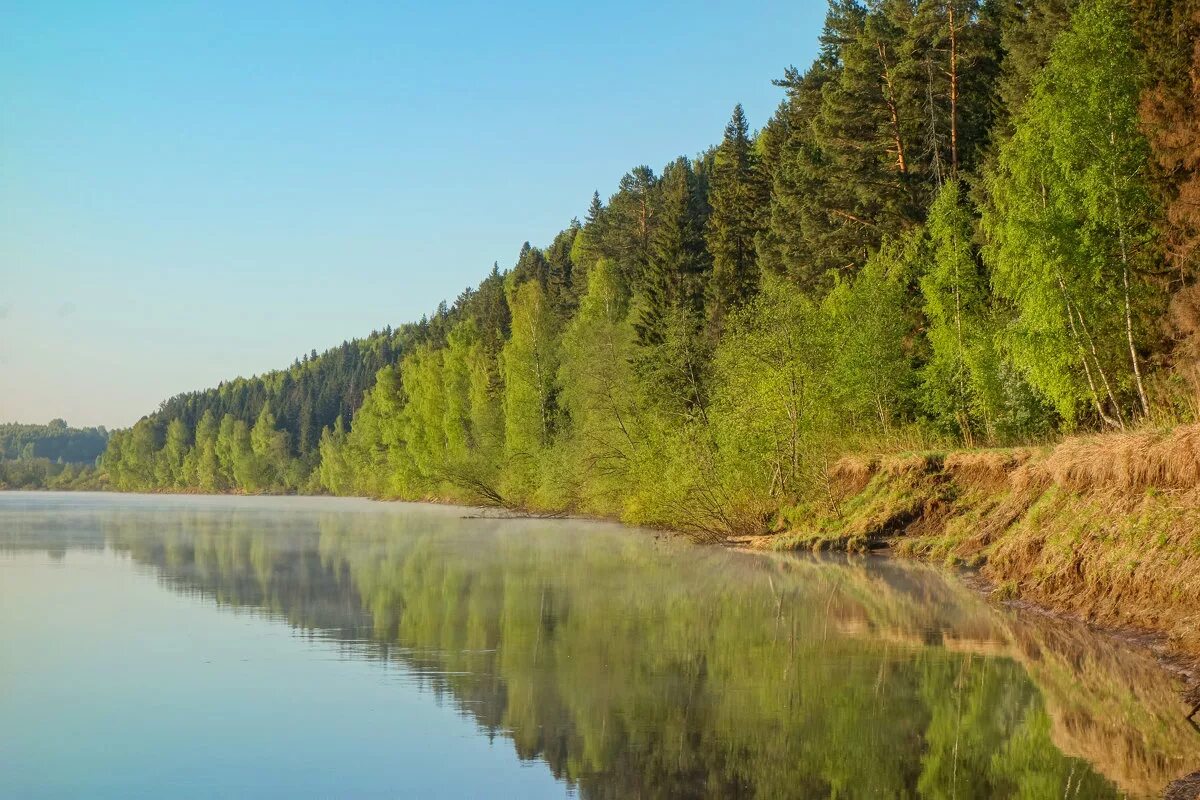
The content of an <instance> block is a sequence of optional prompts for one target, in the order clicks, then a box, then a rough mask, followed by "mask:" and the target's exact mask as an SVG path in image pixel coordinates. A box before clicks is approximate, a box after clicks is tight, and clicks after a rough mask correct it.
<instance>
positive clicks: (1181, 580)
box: [752, 425, 1200, 658]
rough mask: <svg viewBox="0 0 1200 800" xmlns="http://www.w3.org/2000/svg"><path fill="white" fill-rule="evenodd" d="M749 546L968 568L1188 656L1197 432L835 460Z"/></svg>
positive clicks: (1197, 523) (1198, 472) (1199, 467)
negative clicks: (878, 553) (807, 500)
mask: <svg viewBox="0 0 1200 800" xmlns="http://www.w3.org/2000/svg"><path fill="white" fill-rule="evenodd" d="M752 544H753V546H756V547H762V548H769V549H776V550H787V549H813V550H823V549H841V550H848V551H859V552H862V551H868V550H875V549H880V548H889V549H891V550H893V551H894V552H896V553H897V554H900V555H906V556H912V557H916V558H921V559H925V560H931V561H940V562H944V563H948V564H961V565H967V566H971V567H976V568H978V569H979V570H980V572H981V574H982V575H983V576H984V577H986V578H987V579H988V580H989V581H991V582H992V584H993V585H994V587H995V588H994V593H995V594H996V595H997V596H998V597H1000V598H1002V599H1020V600H1023V601H1028V602H1031V603H1035V604H1037V605H1039V606H1041V607H1044V608H1047V609H1050V610H1052V611H1056V612H1063V613H1068V614H1072V615H1075V616H1078V617H1081V618H1083V619H1085V620H1086V621H1088V622H1090V623H1093V624H1098V625H1103V626H1105V627H1112V628H1125V629H1136V630H1141V631H1147V632H1151V633H1155V634H1160V635H1162V636H1163V637H1165V639H1166V642H1167V643H1168V645H1169V647H1170V648H1171V649H1173V650H1176V651H1178V652H1180V653H1184V654H1187V655H1189V656H1191V657H1193V658H1194V657H1197V656H1200V426H1197V425H1191V426H1181V427H1178V428H1176V429H1174V430H1172V431H1169V432H1159V433H1154V432H1139V433H1129V434H1110V435H1100V436H1091V437H1080V438H1071V439H1067V440H1065V441H1063V442H1062V443H1060V444H1058V445H1056V446H1047V447H1036V448H1033V447H1031V448H1016V449H1006V450H981V451H960V452H949V453H914V454H906V455H893V456H882V457H862V456H852V457H845V458H843V459H841V460H840V461H838V462H837V463H836V464H835V465H834V466H833V468H832V469H831V470H830V475H829V492H828V499H827V500H825V501H823V502H821V503H813V504H810V505H806V506H802V507H798V508H794V509H791V510H789V511H788V512H787V513H785V514H783V515H781V524H780V526H779V530H778V531H777V532H776V533H774V534H773V535H772V536H770V537H764V538H761V539H758V540H756V541H755V542H753V543H752Z"/></svg>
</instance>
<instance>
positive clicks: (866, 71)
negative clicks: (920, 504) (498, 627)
mask: <svg viewBox="0 0 1200 800" xmlns="http://www.w3.org/2000/svg"><path fill="white" fill-rule="evenodd" d="M1198 31H1200V2H1198V1H1197V0H1133V1H1132V2H1121V0H870V2H860V1H859V0H833V1H832V2H831V4H830V7H829V12H828V16H827V18H826V23H825V27H824V30H823V32H822V33H821V37H820V50H819V55H818V57H817V58H816V60H815V61H814V62H813V63H812V64H810V65H808V66H807V67H806V68H804V69H800V68H795V67H792V68H788V69H786V70H785V71H784V72H783V76H782V77H781V78H779V79H778V80H777V81H776V82H775V83H776V84H777V85H778V86H779V87H780V89H781V90H782V92H783V100H782V102H781V103H780V105H779V108H778V110H777V111H776V113H775V114H774V116H773V117H772V118H771V119H770V120H769V121H768V122H767V123H766V124H765V125H764V126H763V127H762V129H761V130H759V131H757V132H752V131H751V130H750V126H749V123H748V121H747V120H746V118H745V115H744V114H743V112H742V109H741V107H740V106H737V107H735V108H734V109H733V113H732V116H731V118H730V120H729V123H728V124H727V125H726V127H725V130H724V135H723V137H722V138H721V140H720V142H719V143H718V144H716V145H715V146H713V147H712V148H710V149H709V150H707V151H706V152H704V153H702V154H700V155H699V156H697V157H695V158H688V157H680V158H677V159H676V160H674V161H672V162H671V163H669V164H667V165H665V166H664V167H663V168H662V169H661V170H659V171H657V172H656V171H655V170H653V169H651V168H650V167H648V166H644V165H643V166H637V167H635V168H633V169H632V170H630V171H629V172H628V173H627V174H626V175H624V176H623V177H621V179H620V181H619V184H618V186H617V190H616V192H615V193H613V194H612V195H611V196H610V197H609V198H608V199H607V201H604V200H603V199H602V198H601V196H600V195H599V193H597V194H595V195H594V196H593V198H592V201H591V206H590V209H589V210H588V213H587V215H586V218H585V219H584V220H583V221H582V222H580V221H572V222H571V224H570V225H569V226H568V227H566V228H565V229H564V230H563V231H562V232H561V233H559V234H558V235H557V236H556V237H555V238H554V240H553V241H552V242H551V243H550V244H549V245H548V246H546V247H544V248H543V247H533V246H531V245H530V244H528V243H526V244H525V246H523V247H522V248H521V250H520V254H519V256H518V258H517V260H516V262H515V265H514V266H513V267H512V268H511V269H508V270H506V271H503V272H502V271H500V270H499V269H497V268H493V269H492V271H491V273H490V274H489V275H488V276H487V277H486V278H485V279H484V280H483V281H482V283H480V284H479V286H478V287H477V288H475V289H471V290H468V291H466V292H464V293H463V294H462V295H460V296H459V297H458V298H457V300H456V301H455V302H454V303H453V304H452V305H445V304H443V306H441V307H440V308H439V309H438V310H437V312H436V313H435V314H434V315H433V316H432V317H430V318H429V319H427V320H424V321H422V322H421V323H420V324H416V325H410V326H406V327H403V328H401V329H399V330H397V331H391V330H389V331H386V332H384V333H382V334H376V335H373V336H372V337H370V338H368V339H366V340H362V341H359V342H353V343H348V344H346V345H343V347H342V348H341V349H340V350H333V351H330V352H329V353H326V354H325V355H323V356H315V354H314V356H313V357H310V358H306V359H304V360H303V361H300V362H297V363H296V364H294V365H293V366H292V367H291V368H290V369H288V370H285V371H282V372H277V373H272V374H270V375H267V376H264V377H261V378H256V379H252V380H248V381H247V380H241V379H239V380H237V381H234V382H231V383H228V384H224V385H222V386H221V387H218V388H217V389H214V390H210V391H207V392H201V393H197V394H192V395H185V396H181V397H177V398H174V399H172V400H169V401H167V402H166V403H164V404H163V406H162V407H161V408H160V409H159V411H158V412H156V413H155V414H152V415H150V416H148V417H146V418H144V419H143V420H141V421H140V422H139V423H137V424H136V425H135V426H134V427H133V428H131V429H129V430H127V431H120V432H117V433H115V434H114V435H113V436H112V438H111V440H110V443H109V447H108V451H107V452H106V454H105V456H104V457H103V467H104V470H105V473H106V475H107V479H108V480H109V481H110V482H111V483H112V485H113V486H114V487H116V488H119V489H127V490H133V489H175V490H200V491H247V492H262V491H305V492H317V491H329V492H332V493H337V494H363V495H371V496H378V497H398V498H441V499H452V500H460V501H469V502H487V503H495V504H501V505H507V506H512V507H525V508H540V509H550V510H568V509H569V510H573V511H577V512H582V513H591V514H601V515H608V516H614V517H620V518H622V519H625V520H627V521H632V522H640V523H647V524H661V525H669V526H675V527H682V528H689V529H693V530H698V531H706V532H712V533H730V532H755V531H760V530H763V529H764V528H765V527H767V526H769V525H770V524H771V520H772V518H773V517H774V515H776V514H777V513H778V512H779V511H780V510H781V509H785V508H787V507H788V506H790V505H794V504H796V503H799V502H803V501H806V500H812V499H813V498H819V497H820V495H821V494H822V492H824V491H826V487H827V480H828V478H827V474H828V466H829V465H830V463H831V462H832V461H833V460H835V459H836V458H837V457H838V456H839V455H841V454H843V453H847V452H857V451H863V450H869V451H874V452H879V451H887V450H902V449H914V448H950V447H992V446H1003V445H1008V444H1016V443H1024V442H1032V441H1040V440H1044V439H1047V438H1050V437H1054V436H1057V435H1059V434H1061V433H1066V432H1073V431H1081V430H1127V429H1132V428H1135V427H1144V426H1168V425H1172V424H1176V423H1180V422H1186V421H1192V420H1195V419H1196V418H1197V415H1198V409H1197V402H1198V400H1197V398H1198V397H1200V393H1198V389H1200V372H1198V370H1197V358H1198V356H1200V290H1198V289H1197V288H1196V285H1195V276H1196V271H1197V264H1198V260H1200V254H1198V251H1197V244H1198V243H1200V173H1198V172H1197V170H1198V169H1200V46H1198V39H1197V32H1198Z"/></svg>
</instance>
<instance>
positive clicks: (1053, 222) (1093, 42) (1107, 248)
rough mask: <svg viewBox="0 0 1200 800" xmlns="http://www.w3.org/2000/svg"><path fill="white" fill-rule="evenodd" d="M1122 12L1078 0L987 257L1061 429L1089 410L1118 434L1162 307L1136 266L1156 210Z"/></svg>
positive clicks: (999, 182) (1004, 157) (1008, 172)
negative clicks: (1153, 322) (1151, 327)
mask: <svg viewBox="0 0 1200 800" xmlns="http://www.w3.org/2000/svg"><path fill="white" fill-rule="evenodd" d="M1142 76H1143V71H1142V62H1141V60H1140V57H1139V55H1138V52H1137V50H1136V48H1135V46H1134V41H1133V36H1132V32H1131V29H1130V16H1129V12H1128V9H1127V8H1126V7H1125V5H1124V4H1123V3H1120V2H1118V0H1086V2H1083V3H1081V5H1080V6H1079V7H1078V9H1077V10H1076V12H1075V14H1074V16H1073V18H1072V21H1071V25H1070V27H1069V28H1068V29H1067V30H1066V31H1064V32H1063V33H1062V34H1061V35H1060V36H1059V38H1058V39H1057V40H1056V42H1055V44H1054V47H1053V50H1052V54H1051V57H1050V60H1049V63H1048V64H1047V66H1046V69H1045V71H1044V72H1043V73H1042V74H1041V75H1040V76H1039V78H1038V79H1037V81H1036V82H1035V84H1034V89H1033V92H1032V94H1031V96H1030V98H1029V101H1028V102H1027V103H1026V105H1025V107H1024V108H1023V110H1022V113H1021V115H1020V116H1019V118H1018V121H1017V126H1016V131H1015V133H1014V135H1013V137H1012V138H1011V139H1010V140H1009V141H1007V142H1006V143H1005V144H1004V145H1003V147H1002V149H1001V152H1000V156H999V161H998V168H997V170H996V172H995V173H994V174H993V175H991V176H990V177H989V182H988V190H989V195H990V196H991V197H992V206H991V207H989V208H987V209H985V215H984V227H985V230H986V231H987V233H988V234H989V238H990V240H991V241H990V243H989V247H988V249H987V251H986V252H987V253H989V254H990V256H989V261H990V264H991V268H992V272H993V281H994V284H995V288H996V291H997V293H998V294H999V295H1000V296H1002V297H1003V298H1005V299H1006V300H1007V301H1009V302H1011V303H1012V304H1013V307H1014V309H1015V312H1016V316H1015V319H1014V320H1013V324H1012V326H1011V335H1010V337H1009V348H1008V349H1009V353H1010V355H1011V357H1012V358H1013V360H1014V363H1015V364H1016V365H1017V366H1018V368H1019V369H1021V370H1022V371H1023V372H1024V373H1025V374H1026V375H1027V376H1028V379H1029V381H1030V383H1031V384H1032V385H1033V386H1034V387H1035V388H1036V389H1038V390H1039V391H1040V392H1042V394H1043V395H1044V396H1045V397H1046V398H1047V399H1048V400H1050V402H1052V403H1053V404H1054V406H1055V407H1056V408H1057V409H1058V411H1059V413H1060V414H1061V415H1062V416H1063V417H1064V418H1065V419H1067V420H1069V421H1070V420H1074V419H1075V418H1076V417H1077V415H1078V412H1079V410H1080V409H1079V406H1080V405H1081V404H1082V403H1084V402H1087V403H1088V404H1090V405H1091V407H1092V409H1093V411H1094V413H1095V414H1096V416H1097V417H1099V418H1100V419H1101V420H1103V421H1104V422H1105V423H1107V424H1109V425H1112V426H1114V427H1124V426H1125V425H1126V424H1127V423H1128V422H1129V420H1130V419H1131V418H1132V417H1134V416H1143V415H1145V414H1147V413H1148V412H1149V400H1148V398H1147V394H1146V388H1145V381H1144V379H1143V374H1142V373H1143V364H1142V360H1143V359H1142V355H1141V353H1140V350H1141V349H1142V348H1143V347H1144V346H1145V345H1146V343H1147V341H1148V337H1149V333H1150V331H1149V328H1148V325H1147V321H1148V318H1149V317H1150V316H1152V315H1154V314H1155V309H1156V308H1157V307H1158V303H1157V298H1156V297H1155V292H1154V290H1153V287H1152V286H1151V285H1150V284H1149V283H1148V282H1147V281H1146V280H1144V278H1143V277H1142V273H1141V270H1140V267H1143V266H1144V265H1143V264H1142V263H1141V258H1142V254H1143V253H1144V252H1145V243H1146V241H1147V239H1148V237H1149V236H1150V233H1151V228H1150V219H1151V217H1152V214H1153V203H1152V200H1151V197H1150V193H1149V187H1148V183H1147V178H1146V165H1147V156H1148V149H1147V144H1146V140H1145V138H1144V137H1143V136H1142V134H1141V132H1140V130H1139V129H1138V118H1137V104H1138V96H1139V90H1140V82H1141V79H1142Z"/></svg>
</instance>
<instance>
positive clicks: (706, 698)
mask: <svg viewBox="0 0 1200 800" xmlns="http://www.w3.org/2000/svg"><path fill="white" fill-rule="evenodd" d="M43 497H44V498H49V499H37V498H25V499H21V498H18V499H17V500H13V499H11V498H10V499H7V500H6V501H5V502H4V503H3V504H2V505H0V550H9V551H11V550H26V549H31V548H32V549H40V550H46V551H50V552H58V553H62V552H65V550H67V549H71V548H77V547H88V548H102V547H108V548H110V549H112V550H114V551H116V552H118V553H122V554H127V555H128V556H129V557H131V559H132V561H133V562H134V563H135V564H138V565H141V566H142V567H144V568H152V569H153V570H154V571H155V572H156V574H157V576H158V579H159V580H160V581H161V582H162V583H163V584H164V585H165V586H167V587H169V588H170V589H171V590H172V591H175V592H181V593H187V594H192V595H198V596H203V597H205V598H209V599H211V601H213V602H215V603H217V604H221V605H228V606H234V607H237V608H242V609H247V610H251V611H254V612H256V613H262V614H268V615H272V616H276V617H278V618H280V619H281V620H286V622H287V623H288V624H290V625H292V626H294V627H295V628H297V629H300V630H303V631H307V632H310V633H311V634H312V635H318V636H321V637H326V638H330V639H333V640H336V641H337V642H339V643H341V644H342V646H343V647H344V649H345V651H346V653H348V654H351V655H353V657H356V658H370V659H386V660H389V661H397V662H401V663H403V664H404V665H405V666H406V667H408V668H409V669H411V670H413V671H415V672H416V673H417V674H418V675H419V676H420V680H421V682H422V687H423V688H424V689H425V690H427V691H430V692H433V693H436V694H438V695H439V696H441V697H442V698H444V699H446V700H448V701H450V702H453V703H454V704H455V705H456V706H457V708H458V709H459V710H460V712H461V713H463V714H468V715H470V717H471V718H473V719H474V720H475V722H476V723H477V725H478V726H479V728H480V730H481V732H482V733H484V734H486V735H489V736H504V737H508V738H509V739H510V740H511V741H512V742H513V744H514V745H515V748H516V752H517V754H518V756H519V757H520V758H521V759H524V760H533V759H537V760H541V761H544V762H545V764H546V765H548V767H549V769H550V770H551V771H552V773H553V774H554V775H555V776H556V777H558V778H560V779H561V780H564V781H566V782H568V783H569V784H570V785H572V786H574V787H576V788H577V789H578V792H579V794H580V795H581V796H583V797H588V798H592V797H595V798H606V797H613V798H627V797H823V796H837V797H906V796H920V797H1018V796H1019V797H1062V796H1068V797H1117V796H1122V795H1130V796H1151V795H1154V794H1156V793H1158V792H1161V790H1162V788H1163V787H1164V786H1165V785H1166V784H1167V783H1168V782H1169V781H1171V780H1172V779H1174V778H1176V777H1178V776H1180V775H1182V774H1185V773H1188V772H1191V771H1192V770H1194V769H1195V768H1196V767H1197V766H1200V736H1197V734H1196V733H1195V732H1194V731H1193V730H1192V729H1191V728H1190V727H1188V726H1187V725H1186V723H1185V722H1184V721H1183V713H1182V711H1183V709H1182V706H1183V703H1182V701H1181V700H1180V699H1179V698H1178V696H1177V694H1176V688H1177V687H1175V686H1174V685H1173V683H1172V681H1171V680H1170V678H1169V677H1168V676H1166V675H1165V674H1164V673H1163V672H1162V671H1160V670H1159V669H1158V667H1157V666H1156V665H1155V664H1154V663H1153V661H1152V660H1150V659H1149V658H1147V657H1146V656H1144V655H1143V654H1140V653H1137V652H1133V651H1130V650H1129V649H1127V648H1123V647H1121V646H1119V645H1117V644H1115V643H1113V642H1112V641H1111V640H1108V639H1106V638H1102V637H1097V636H1095V635H1093V634H1091V633H1089V632H1088V631H1087V630H1085V629H1083V628H1082V627H1080V626H1076V625H1071V624H1066V623H1062V622H1061V621H1056V620H1051V619H1046V618H1043V617H1040V616H1037V615H1022V616H1020V617H1018V616H1016V615H1013V614H1011V613H1002V612H998V611H997V610H996V609H994V608H992V607H990V606H989V605H988V604H987V603H985V602H983V601H982V600H981V599H980V598H979V597H978V596H977V595H976V594H975V593H973V592H972V591H971V590H969V589H967V588H965V587H964V586H963V585H961V584H960V583H958V582H956V581H951V580H946V579H945V578H944V577H943V575H942V574H941V573H939V572H937V571H935V570H932V569H929V568H925V567H922V566H920V565H915V564H909V563H904V562H893V561H887V560H882V559H867V560H853V561H851V560H814V559H811V558H792V557H758V556H747V555H744V554H739V553H732V552H727V551H723V550H718V549H714V548H699V547H693V546H689V545H687V544H684V543H679V542H673V541H669V540H667V539H665V538H661V537H660V538H655V537H654V536H650V535H631V534H629V533H628V532H625V531H622V530H620V529H617V528H615V527H612V526H603V525H595V524H591V523H578V522H571V521H554V522H549V521H521V520H505V521H500V520H477V519H472V520H464V519H462V518H461V512H460V511H457V510H454V509H438V508H422V507H411V506H408V507H401V506H383V505H377V504H368V503H354V502H344V501H314V500H301V499H297V498H287V499H270V498H264V499H247V498H240V499H239V498H233V499H226V498H109V497H101V498H96V497H88V496H69V497H66V496H43ZM48 503H51V504H53V505H54V508H53V509H52V510H48V507H47V504H48Z"/></svg>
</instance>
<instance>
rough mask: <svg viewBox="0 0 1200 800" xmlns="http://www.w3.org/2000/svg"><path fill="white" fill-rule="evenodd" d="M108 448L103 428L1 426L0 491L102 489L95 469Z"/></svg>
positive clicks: (55, 422) (58, 422)
mask: <svg viewBox="0 0 1200 800" xmlns="http://www.w3.org/2000/svg"><path fill="white" fill-rule="evenodd" d="M107 446H108V431H107V430H105V429H104V428H103V427H100V428H72V427H71V426H69V425H68V424H67V423H66V421H65V420H61V419H53V420H50V422H49V423H48V424H46V425H22V424H20V423H4V424H0V489H43V488H51V489H85V488H88V489H91V488H99V485H100V482H99V475H98V473H97V471H96V469H95V467H96V462H97V461H98V460H99V458H100V456H101V454H102V453H104V450H105V448H106V447H107Z"/></svg>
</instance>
